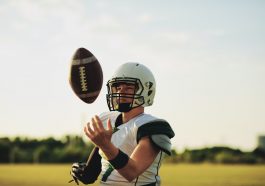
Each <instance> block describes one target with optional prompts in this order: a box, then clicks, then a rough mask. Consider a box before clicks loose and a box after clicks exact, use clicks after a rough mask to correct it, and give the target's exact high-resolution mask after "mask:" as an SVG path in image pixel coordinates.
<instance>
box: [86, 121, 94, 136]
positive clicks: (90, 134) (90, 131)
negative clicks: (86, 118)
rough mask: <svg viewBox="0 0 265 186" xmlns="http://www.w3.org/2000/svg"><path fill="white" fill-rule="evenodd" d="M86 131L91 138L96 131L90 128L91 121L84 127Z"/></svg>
mask: <svg viewBox="0 0 265 186" xmlns="http://www.w3.org/2000/svg"><path fill="white" fill-rule="evenodd" d="M84 132H85V133H86V135H87V136H88V137H89V138H91V137H92V136H93V135H94V131H93V130H92V129H91V128H90V123H89V122H88V123H87V126H85V127H84Z"/></svg>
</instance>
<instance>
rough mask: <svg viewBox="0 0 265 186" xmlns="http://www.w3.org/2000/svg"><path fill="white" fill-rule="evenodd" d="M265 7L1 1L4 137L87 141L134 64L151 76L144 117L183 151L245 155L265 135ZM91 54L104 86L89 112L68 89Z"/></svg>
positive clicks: (0, 121) (163, 0)
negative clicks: (162, 125)
mask: <svg viewBox="0 0 265 186" xmlns="http://www.w3.org/2000/svg"><path fill="white" fill-rule="evenodd" d="M264 9H265V1H262V0H253V1H247V0H223V1H217V0H204V1H197V0H186V1H184V0H183V1H179V0H176V1H171V0H152V1H151V0H141V1H140V0H135V1H129V0H115V1H114V0H113V1H110V0H98V1H95V0H94V1H93V0H38V1H36V0H23V1H17V0H0V25H1V29H0V58H1V60H0V85H1V91H0V137H5V136H9V137H14V136H28V137H38V138H44V137H47V136H53V137H58V138H59V137H62V136H64V135H66V134H77V135H81V136H85V135H84V133H83V127H82V126H83V125H84V124H85V123H86V122H88V121H89V120H90V118H91V117H93V116H94V115H95V114H100V113H101V112H105V111H107V110H108V107H107V104H106V99H105V95H106V93H107V91H106V86H105V84H106V82H107V80H108V79H109V78H110V77H111V75H112V74H113V72H114V71H115V69H116V68H117V67H118V66H120V65H121V64H123V63H125V62H128V61H132V62H140V63H142V64H144V65H146V66H148V67H149V68H150V69H151V71H152V72H153V74H154V76H155V78H156V82H157V91H156V97H155V101H154V105H153V106H151V107H147V108H146V113H149V114H152V115H154V116H157V117H159V118H163V119H166V120H167V121H168V122H169V123H170V124H171V126H172V128H173V130H174V131H175V134H176V136H175V137H174V138H173V139H172V144H173V147H174V148H175V149H177V150H183V149H185V148H203V147H211V146H216V145H218V146H221V145H222V146H230V147H232V148H240V149H242V150H245V151H250V150H253V149H254V148H255V147H256V146H257V136H258V135H264V134H265V50H264V49H265V34H264V33H265V11H264ZM80 47H85V48H87V49H88V50H90V51H91V52H92V53H93V54H94V55H95V56H96V57H97V59H98V60H99V62H100V64H101V66H102V70H103V73H104V84H103V88H102V91H101V93H100V95H99V97H98V99H97V100H96V101H95V102H94V103H93V104H86V103H84V102H82V101H81V100H80V99H79V98H77V97H76V96H75V94H74V93H73V91H72V90H71V87H70V85H69V81H68V78H69V70H70V62H71V57H72V55H73V53H74V52H75V50H76V49H77V48H80Z"/></svg>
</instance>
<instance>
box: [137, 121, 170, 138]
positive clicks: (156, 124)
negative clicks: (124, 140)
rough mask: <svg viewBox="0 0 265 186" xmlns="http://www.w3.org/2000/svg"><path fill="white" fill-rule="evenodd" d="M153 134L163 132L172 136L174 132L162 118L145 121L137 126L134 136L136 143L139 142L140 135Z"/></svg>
mask: <svg viewBox="0 0 265 186" xmlns="http://www.w3.org/2000/svg"><path fill="white" fill-rule="evenodd" d="M154 134H164V135H167V136H168V137H169V138H173V137H174V136H175V133H174V131H173V130H172V128H171V127H170V125H169V123H168V122H166V121H164V120H156V121H151V122H149V123H146V124H144V125H142V126H140V127H139V128H138V131H137V136H136V139H137V143H139V141H140V139H141V138H142V137H145V136H151V135H154Z"/></svg>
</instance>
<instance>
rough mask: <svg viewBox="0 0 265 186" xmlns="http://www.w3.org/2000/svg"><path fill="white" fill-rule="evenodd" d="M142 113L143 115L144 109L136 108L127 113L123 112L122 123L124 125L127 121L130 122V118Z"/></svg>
mask: <svg viewBox="0 0 265 186" xmlns="http://www.w3.org/2000/svg"><path fill="white" fill-rule="evenodd" d="M142 113H144V107H137V108H134V109H132V110H130V111H129V112H123V113H122V121H123V123H126V122H128V121H129V120H131V119H132V118H134V117H136V116H138V115H140V114H142Z"/></svg>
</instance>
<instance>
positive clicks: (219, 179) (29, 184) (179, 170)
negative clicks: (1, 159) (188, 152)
mask: <svg viewBox="0 0 265 186" xmlns="http://www.w3.org/2000/svg"><path fill="white" fill-rule="evenodd" d="M69 169H70V165H6V164H2V165H1V164H0V186H18V185H19V186H62V185H65V186H71V185H75V184H74V182H72V183H71V184H68V181H69V180H70V175H69ZM160 175H161V177H162V186H265V166H264V165H263V166H247V165H230V166H228V165H209V164H199V165H193V164H191V165H186V164H177V165H169V164H166V165H163V166H162V168H161V171H160ZM95 185H98V184H97V183H96V184H94V185H93V186H95Z"/></svg>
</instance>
